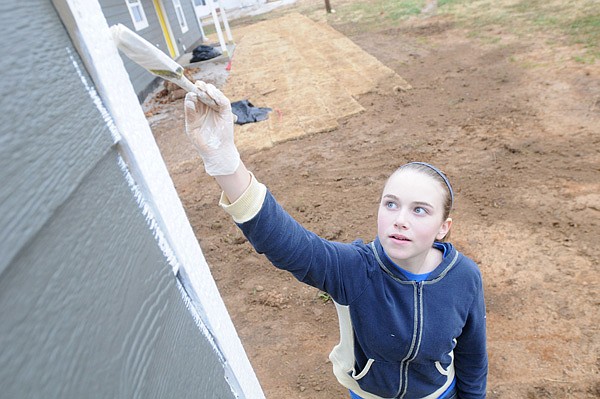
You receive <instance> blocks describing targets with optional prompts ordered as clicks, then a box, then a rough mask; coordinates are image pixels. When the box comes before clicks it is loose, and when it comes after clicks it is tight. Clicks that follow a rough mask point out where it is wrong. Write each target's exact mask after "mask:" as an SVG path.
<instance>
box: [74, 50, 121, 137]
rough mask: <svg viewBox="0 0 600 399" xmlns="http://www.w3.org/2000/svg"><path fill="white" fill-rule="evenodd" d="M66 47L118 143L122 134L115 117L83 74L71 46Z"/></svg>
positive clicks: (82, 81)
mask: <svg viewBox="0 0 600 399" xmlns="http://www.w3.org/2000/svg"><path fill="white" fill-rule="evenodd" d="M65 49H66V50H67V54H68V55H69V58H70V59H71V62H72V63H73V67H74V68H75V71H76V72H77V75H78V76H79V79H80V80H81V83H83V87H85V89H86V90H87V92H88V94H89V96H90V98H91V99H92V101H93V102H94V105H95V106H96V108H97V109H98V111H100V115H102V118H103V119H104V122H106V126H108V130H109V131H110V134H111V136H112V139H113V143H115V144H116V143H118V142H119V141H121V134H120V133H119V130H118V129H117V126H116V125H115V122H114V120H113V118H112V117H111V116H110V114H109V113H108V110H107V109H106V107H104V104H103V103H102V99H101V98H100V96H99V95H98V92H97V91H96V89H95V88H94V86H92V85H90V84H89V83H88V80H87V78H86V77H85V75H84V74H83V71H82V70H81V67H80V66H79V63H78V62H77V60H76V58H75V57H74V56H73V51H71V49H70V48H69V47H65Z"/></svg>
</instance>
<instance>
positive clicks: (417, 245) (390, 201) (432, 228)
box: [377, 169, 452, 273]
mask: <svg viewBox="0 0 600 399" xmlns="http://www.w3.org/2000/svg"><path fill="white" fill-rule="evenodd" d="M445 195H446V193H445V191H444V188H443V187H442V186H441V185H440V183H439V182H437V181H436V180H434V179H433V178H432V177H431V176H428V175H426V174H425V173H423V172H419V171H415V170H410V169H408V170H399V171H396V172H395V173H394V174H393V175H392V176H391V177H390V178H389V180H388V182H387V184H386V185H385V187H384V189H383V194H382V197H381V203H380V205H379V213H378V215H377V235H378V237H379V240H380V241H381V245H382V246H383V249H384V250H385V252H386V254H387V255H388V256H389V257H390V258H391V260H392V261H393V262H394V263H396V264H397V265H398V266H400V267H402V268H405V269H407V270H409V271H412V272H413V273H414V272H418V271H419V270H421V266H423V264H424V262H425V259H426V258H427V255H428V254H429V252H430V251H432V250H435V249H433V248H432V245H433V242H434V241H435V239H438V240H441V239H442V238H444V236H445V235H446V234H447V233H448V231H449V230H450V226H451V224H452V219H450V218H448V219H446V220H443V217H444V199H445Z"/></svg>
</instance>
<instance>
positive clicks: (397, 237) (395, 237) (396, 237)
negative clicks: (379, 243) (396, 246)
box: [390, 234, 410, 242]
mask: <svg viewBox="0 0 600 399" xmlns="http://www.w3.org/2000/svg"><path fill="white" fill-rule="evenodd" d="M390 238H391V239H393V240H394V241H405V242H408V241H410V240H409V239H408V238H406V237H405V236H403V235H400V234H393V235H391V236H390Z"/></svg>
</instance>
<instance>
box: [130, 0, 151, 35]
mask: <svg viewBox="0 0 600 399" xmlns="http://www.w3.org/2000/svg"><path fill="white" fill-rule="evenodd" d="M125 4H126V5H127V9H128V10H129V15H130V16H131V22H133V27H134V28H135V30H136V31H139V30H142V29H145V28H147V27H148V25H149V24H148V18H146V12H145V11H144V6H142V2H141V1H140V0H125ZM138 18H140V19H139V20H138Z"/></svg>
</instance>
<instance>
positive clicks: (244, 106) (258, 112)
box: [231, 100, 273, 125]
mask: <svg viewBox="0 0 600 399" xmlns="http://www.w3.org/2000/svg"><path fill="white" fill-rule="evenodd" d="M231 111H232V112H233V114H234V115H235V116H237V121H236V122H235V123H237V124H238V125H243V124H245V123H252V122H260V121H264V120H266V119H269V112H271V111H273V110H272V109H271V108H266V107H255V106H254V105H252V103H250V101H248V100H240V101H236V102H233V103H231Z"/></svg>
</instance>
